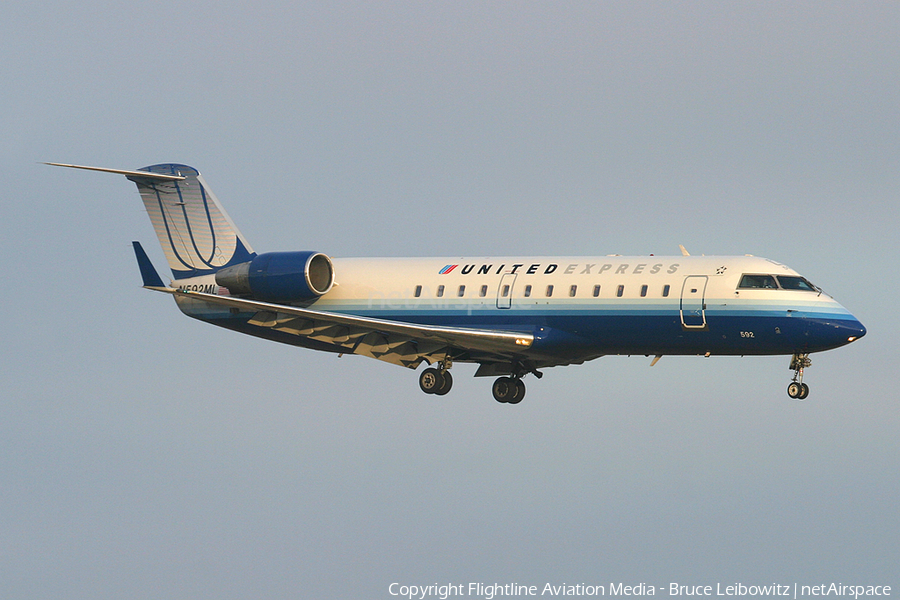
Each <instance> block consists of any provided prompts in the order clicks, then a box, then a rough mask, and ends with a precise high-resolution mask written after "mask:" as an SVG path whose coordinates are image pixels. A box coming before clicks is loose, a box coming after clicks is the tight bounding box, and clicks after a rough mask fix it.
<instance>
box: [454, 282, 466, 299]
mask: <svg viewBox="0 0 900 600" xmlns="http://www.w3.org/2000/svg"><path fill="white" fill-rule="evenodd" d="M456 295H457V296H459V297H460V298H462V297H463V296H465V295H466V286H464V285H461V286H459V291H458V292H456Z"/></svg>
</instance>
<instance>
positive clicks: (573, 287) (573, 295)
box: [569, 285, 578, 298]
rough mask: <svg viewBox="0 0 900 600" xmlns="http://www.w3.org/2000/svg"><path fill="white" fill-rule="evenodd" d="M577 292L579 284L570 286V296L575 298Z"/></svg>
mask: <svg viewBox="0 0 900 600" xmlns="http://www.w3.org/2000/svg"><path fill="white" fill-rule="evenodd" d="M577 292H578V286H577V285H573V286H572V287H570V288H569V298H574V297H575V294H576V293H577Z"/></svg>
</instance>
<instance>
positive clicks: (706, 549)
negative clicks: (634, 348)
mask: <svg viewBox="0 0 900 600" xmlns="http://www.w3.org/2000/svg"><path fill="white" fill-rule="evenodd" d="M3 13H4V14H3V18H2V20H0V52H2V59H3V60H2V61H0V81H3V86H2V91H0V106H2V108H3V109H4V117H3V119H2V120H0V133H2V138H3V141H4V142H3V143H2V144H0V152H2V164H3V173H4V178H3V179H4V189H3V192H2V198H3V202H2V204H0V230H2V235H3V237H2V239H3V240H4V242H5V243H6V252H7V260H6V261H5V266H6V268H5V269H4V271H5V272H4V281H5V284H4V285H2V286H0V297H2V300H3V308H4V313H5V319H4V325H5V327H4V340H5V342H6V343H5V344H4V345H3V348H4V349H3V360H2V361H0V375H2V380H3V381H4V382H5V384H6V385H5V389H6V393H5V394H4V396H3V397H4V400H3V402H0V507H2V509H0V552H2V560H0V596H3V597H8V598H60V597H66V598H92V599H97V598H100V599H103V598H123V597H134V598H184V597H192V598H217V599H221V598H322V597H328V596H329V595H330V596H333V597H355V598H388V597H390V596H389V595H388V593H387V586H388V584H390V583H391V582H392V581H399V582H403V583H434V582H448V581H452V582H469V581H483V582H488V583H490V582H494V581H498V582H510V581H519V582H522V583H529V584H535V585H543V584H544V583H545V582H551V583H554V584H559V583H563V582H568V583H577V582H587V583H605V584H608V583H609V582H611V581H612V582H615V581H624V582H626V583H638V582H640V581H643V582H646V583H649V584H653V585H657V586H664V585H668V584H669V582H672V581H676V582H683V583H697V584H703V583H713V584H714V583H715V582H719V581H721V582H722V583H723V584H729V583H733V582H737V581H741V582H745V583H771V582H773V581H777V582H790V583H793V582H795V581H796V582H798V583H801V584H803V583H809V584H817V583H822V582H825V583H828V582H831V581H835V582H839V581H840V582H843V583H863V584H887V585H893V586H894V589H895V590H898V589H900V580H898V576H897V565H898V564H900V543H898V539H900V517H898V511H897V498H898V493H900V485H898V484H900V481H898V478H900V476H898V473H900V444H898V441H897V440H898V436H897V431H898V425H900V423H898V421H900V419H898V409H897V392H896V381H897V377H896V376H895V373H896V365H895V364H894V362H895V357H896V356H897V343H896V340H897V339H898V334H900V327H898V319H897V316H896V313H895V311H894V305H895V301H894V291H893V285H892V282H893V280H894V279H896V272H895V271H896V267H895V265H894V263H895V259H894V257H895V256H896V253H897V250H898V243H897V233H896V231H897V225H898V217H897V205H898V203H897V199H898V195H900V145H898V139H900V112H898V106H900V78H898V76H897V73H900V37H898V35H897V31H898V30H900V7H898V5H897V4H896V3H889V2H883V3H877V2H872V3H829V2H816V3H803V2H799V3H790V4H788V3H717V2H695V3H689V4H682V3H657V2H643V3H642V2H623V3H570V4H567V5H562V4H560V3H534V2H529V3H490V4H481V3H459V2H453V3H378V5H377V6H376V5H375V4H374V3H355V2H354V3H340V4H333V3H309V4H308V5H307V4H299V5H298V4H297V3H295V2H278V3H268V4H265V5H260V4H259V3H249V2H248V3H241V2H217V3H213V2H199V3H195V4H192V5H184V6H179V5H173V4H171V3H169V4H166V3H154V2H130V3H127V4H122V3H116V2H99V1H95V0H87V1H86V2H80V3H74V2H56V1H52V0H51V1H50V2H47V3H43V4H35V3H25V2H19V1H16V0H14V1H13V2H12V4H11V5H8V6H7V5H5V6H4V11H3ZM39 161H61V162H73V163H81V164H95V165H101V166H110V167H119V168H125V169H133V168H139V167H142V166H145V165H150V164H154V163H158V162H168V161H175V162H184V163H187V164H190V165H192V166H195V167H197V168H198V169H199V170H200V171H201V172H202V173H203V174H204V177H205V178H206V180H207V181H208V183H209V184H210V186H211V187H212V188H213V190H214V191H215V192H216V194H217V196H218V197H219V199H220V200H221V201H222V202H223V204H224V205H225V207H226V209H227V210H228V212H229V213H230V215H231V217H232V218H233V219H234V220H235V222H236V223H237V225H238V226H239V227H240V228H241V230H242V232H243V233H244V234H245V235H246V236H247V238H248V239H249V240H250V242H251V243H252V244H253V246H254V248H255V249H256V250H258V251H269V250H288V249H311V250H319V251H322V252H325V253H328V254H330V255H333V256H355V255H363V256H382V255H390V256H404V255H447V256H462V255H469V256H480V255H496V254H503V255H509V254H528V255H535V254H536V255H541V254H567V255H578V254H611V253H656V254H671V253H677V252H678V244H684V245H685V246H687V248H688V249H689V250H690V251H691V252H692V253H695V254H701V253H705V254H715V253H718V254H744V253H751V254H757V255H762V256H767V257H769V258H773V259H776V260H779V261H781V262H784V263H786V264H789V265H790V266H792V267H793V268H795V269H797V270H798V271H800V272H801V273H803V274H804V275H806V276H807V277H809V278H810V279H811V280H812V281H814V282H815V283H817V284H818V285H820V286H822V287H824V288H825V290H826V291H828V292H829V293H831V294H832V295H834V296H835V297H836V298H837V299H838V301H839V302H841V303H842V304H844V305H845V306H847V307H848V308H849V309H850V310H851V311H852V312H853V313H854V314H855V315H856V316H857V317H859V318H860V320H861V321H862V322H863V323H864V324H865V325H866V326H867V327H868V328H869V334H868V335H867V337H866V338H865V339H864V340H862V341H860V342H859V343H858V344H854V345H852V346H850V347H848V348H844V349H841V350H838V351H833V352H829V353H825V354H821V355H814V356H813V357H812V358H813V366H812V368H811V369H809V370H808V371H807V376H806V381H807V382H808V383H809V384H810V386H811V388H812V393H811V395H810V398H809V400H808V401H807V402H805V403H799V402H795V401H792V400H790V399H788V398H787V395H786V394H785V391H784V389H785V387H786V385H787V383H788V381H789V380H790V371H789V370H788V368H787V367H788V357H775V358H744V359H740V358H715V357H713V358H710V359H708V360H705V359H702V358H670V357H666V358H664V359H662V360H661V361H660V362H659V364H657V365H656V366H655V367H653V368H652V369H650V368H649V366H648V365H649V362H650V359H645V358H644V357H632V358H625V357H605V358H602V359H599V360H597V361H595V362H593V363H589V364H586V365H583V366H581V367H568V368H559V369H550V370H548V371H547V372H546V376H545V377H544V378H543V379H542V380H541V381H540V382H537V381H535V380H532V381H531V382H530V383H529V390H528V397H527V398H526V399H525V401H524V402H523V403H522V404H520V405H518V406H516V407H510V406H502V405H499V404H497V403H496V402H494V401H493V399H492V398H491V396H490V390H489V384H490V381H489V380H486V379H473V378H472V377H471V375H472V373H473V372H474V369H473V368H472V367H470V366H466V365H459V366H458V367H457V368H456V369H455V371H454V375H455V384H454V389H453V392H452V393H451V394H450V395H449V396H446V397H443V398H440V399H436V398H435V397H431V396H425V395H423V394H422V393H421V392H420V391H419V390H418V386H417V383H416V375H415V373H413V372H410V371H406V370H404V369H400V368H397V367H393V366H390V365H385V364H381V363H378V362H377V361H371V360H367V359H363V358H359V357H352V356H348V357H344V358H341V359H337V358H335V357H334V356H330V355H322V354H317V353H313V352H309V351H304V350H298V349H293V348H290V347H286V346H279V345H276V344H273V343H270V342H263V341H260V340H255V339H251V338H249V337H245V336H239V335H237V334H233V333H230V332H227V331H223V330H219V329H216V328H213V327H210V326H206V325H203V324H201V323H198V322H196V321H193V320H190V319H187V318H185V317H183V316H182V315H181V314H180V313H179V312H178V311H177V309H176V308H175V306H174V305H173V303H172V302H171V301H170V300H169V299H168V298H165V297H163V296H162V295H158V294H152V293H150V292H146V291H143V290H141V289H140V288H139V284H140V278H139V275H138V271H137V268H136V265H135V264H134V258H133V255H132V253H131V248H130V241H131V240H133V239H138V240H141V241H142V242H143V243H144V246H145V247H146V248H147V250H148V252H149V253H150V256H151V258H152V259H154V261H155V262H156V263H157V264H158V265H159V266H160V267H161V266H162V265H163V264H164V263H163V261H162V258H161V255H162V253H161V251H160V250H159V248H158V246H157V244H156V243H155V239H154V236H153V233H152V230H151V228H150V225H149V222H148V220H147V218H146V214H145V213H144V212H143V208H142V206H141V203H140V200H139V197H138V195H137V193H136V190H135V189H134V186H133V185H132V184H131V183H129V182H127V181H126V180H124V178H121V177H115V176H112V175H101V174H96V173H85V172H73V171H66V170H62V169H54V168H51V167H46V166H43V165H40V164H38V163H39Z"/></svg>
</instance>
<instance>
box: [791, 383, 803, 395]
mask: <svg viewBox="0 0 900 600" xmlns="http://www.w3.org/2000/svg"><path fill="white" fill-rule="evenodd" d="M802 392H803V385H802V384H800V383H797V382H796V381H792V382H791V383H790V385H788V389H787V393H788V396H790V397H791V398H799V397H800V394H801V393H802Z"/></svg>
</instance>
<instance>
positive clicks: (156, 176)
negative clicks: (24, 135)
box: [44, 162, 187, 181]
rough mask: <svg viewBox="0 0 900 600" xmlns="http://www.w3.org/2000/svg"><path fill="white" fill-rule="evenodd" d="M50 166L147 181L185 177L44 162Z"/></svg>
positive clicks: (176, 179) (183, 178)
mask: <svg viewBox="0 0 900 600" xmlns="http://www.w3.org/2000/svg"><path fill="white" fill-rule="evenodd" d="M44 164H45V165H50V166H51V167H68V168H70V169H84V170H85V171H100V172H101V173H115V174H116V175H124V176H126V177H128V178H129V179H142V180H149V181H154V180H155V181H183V180H185V179H187V178H186V177H184V176H182V175H165V174H163V173H150V172H148V171H127V170H125V169H107V168H106V167H86V166H83V165H68V164H65V163H52V162H48V163H44Z"/></svg>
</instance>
